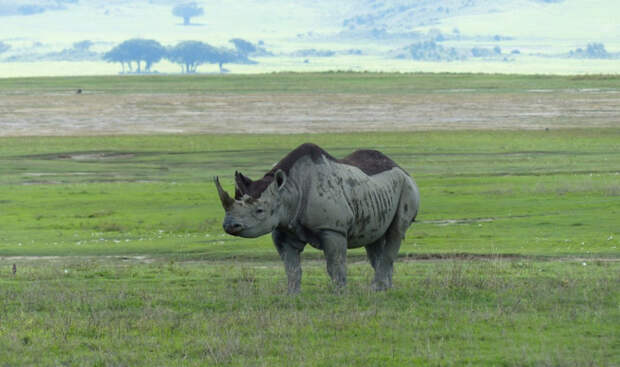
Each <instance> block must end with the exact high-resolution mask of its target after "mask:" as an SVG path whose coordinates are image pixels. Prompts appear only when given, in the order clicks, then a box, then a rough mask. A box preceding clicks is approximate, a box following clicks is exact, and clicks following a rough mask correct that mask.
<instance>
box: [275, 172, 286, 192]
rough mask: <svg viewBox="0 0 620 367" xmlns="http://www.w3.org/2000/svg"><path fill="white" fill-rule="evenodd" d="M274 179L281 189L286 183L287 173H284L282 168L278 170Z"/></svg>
mask: <svg viewBox="0 0 620 367" xmlns="http://www.w3.org/2000/svg"><path fill="white" fill-rule="evenodd" d="M274 179H275V181H276V187H277V188H278V190H281V189H282V188H283V187H284V185H286V173H284V171H282V170H281V169H279V170H277V171H276V173H275V175H274Z"/></svg>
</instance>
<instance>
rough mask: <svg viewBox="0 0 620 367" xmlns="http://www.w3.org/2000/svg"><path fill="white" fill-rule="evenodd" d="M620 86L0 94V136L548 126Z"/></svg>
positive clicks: (572, 122) (608, 99) (586, 118)
mask: <svg viewBox="0 0 620 367" xmlns="http://www.w3.org/2000/svg"><path fill="white" fill-rule="evenodd" d="M619 116H620V93H617V92H608V91H607V92H606V91H597V90H594V91H590V90H587V91H561V92H557V91H554V92H548V91H529V92H524V93H514V94H508V93H498V94H492V93H472V92H463V91H446V92H441V93H432V94H415V95H365V94H364V95H362V94H360V95H355V94H324V95H320V94H312V95H300V94H292V95H270V94H260V95H182V94H170V95H161V94H156V95H153V94H130V95H105V94H99V95H95V94H91V95H89V94H81V95H76V94H71V95H68V94H67V95H38V96H23V95H4V96H1V97H0V136H29V135H69V136H70V135H109V134H158V133H184V134H188V133H319V132H339V131H415V130H429V129H488V128H491V129H545V128H560V127H564V128H569V127H581V126H584V125H585V124H587V126H589V127H611V126H616V127H617V126H619V125H620V119H619Z"/></svg>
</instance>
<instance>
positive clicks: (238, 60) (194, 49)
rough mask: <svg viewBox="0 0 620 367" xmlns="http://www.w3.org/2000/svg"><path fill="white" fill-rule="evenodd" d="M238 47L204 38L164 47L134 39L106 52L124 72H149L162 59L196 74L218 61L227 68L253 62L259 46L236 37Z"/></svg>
mask: <svg viewBox="0 0 620 367" xmlns="http://www.w3.org/2000/svg"><path fill="white" fill-rule="evenodd" d="M230 42H232V43H233V45H234V46H235V49H229V48H224V47H215V46H212V45H209V44H208V43H204V42H201V41H182V42H179V43H177V44H176V45H174V46H170V47H165V46H163V45H162V44H160V43H159V42H157V41H155V40H151V39H142V38H134V39H130V40H127V41H124V42H122V43H121V44H119V45H117V46H115V47H114V48H112V49H111V50H110V51H108V52H106V53H105V54H103V59H104V60H105V61H107V62H118V63H120V64H121V67H122V72H123V73H126V72H136V73H148V72H151V68H152V66H153V65H154V64H155V63H157V62H159V61H161V60H162V59H167V60H170V61H171V62H173V63H175V64H179V65H180V66H181V70H182V72H184V73H195V72H196V70H197V68H198V66H200V65H203V64H217V65H219V67H220V71H224V67H223V65H224V64H231V63H234V64H254V63H256V62H255V61H253V60H250V59H249V56H250V55H251V54H252V52H253V51H255V50H257V49H258V48H257V47H255V46H253V45H252V43H250V42H248V41H245V40H241V39H233V40H231V41H230Z"/></svg>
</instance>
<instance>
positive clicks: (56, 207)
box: [0, 129, 620, 366]
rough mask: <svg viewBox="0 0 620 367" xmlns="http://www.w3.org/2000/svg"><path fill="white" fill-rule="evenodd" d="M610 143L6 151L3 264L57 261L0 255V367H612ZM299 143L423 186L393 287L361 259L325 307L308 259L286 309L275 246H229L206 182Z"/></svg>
mask: <svg viewBox="0 0 620 367" xmlns="http://www.w3.org/2000/svg"><path fill="white" fill-rule="evenodd" d="M619 135H620V130H618V129H606V130H557V131H529V132H517V131H505V132H493V131H477V132H468V131H452V132H448V131H446V132H419V133H398V134H394V133H381V134H332V135H311V136H308V135H290V136H271V135H259V136H253V135H235V136H218V135H204V136H140V137H135V136H115V137H96V138H94V137H75V138H62V137H51V138H50V137H26V138H3V139H0V210H1V211H0V256H24V255H26V256H35V257H36V256H44V255H46V256H58V257H57V258H46V257H42V258H40V259H39V260H34V259H33V258H4V259H1V258H0V361H2V362H0V363H4V364H3V365H6V366H13V365H32V366H35V365H36V366H41V365H68V366H83V365H97V366H117V365H167V366H168V365H169V366H175V365H178V366H202V365H236V366H244V365H260V366H271V365H311V366H336V365H338V366H340V365H360V366H362V365H363V366H365V365H391V366H401V365H419V366H428V365H476V366H478V365H484V366H496V365H503V366H541V365H542V366H583V365H596V366H612V365H618V363H620V360H619V359H618V356H619V355H620V354H619V353H618V350H619V349H620V346H619V345H618V342H617V340H618V331H617V327H616V326H615V325H617V324H618V323H619V322H620V312H619V308H618V304H619V302H620V292H618V289H620V276H618V274H620V262H618V261H617V260H618V258H619V257H620V256H619V255H620V252H619V251H618V245H619V240H618V239H620V233H619V232H620V231H619V227H618V223H619V222H620V213H619V212H618V208H620V195H619V194H620V184H619V181H618V172H619V171H620V154H619V152H620V149H618V148H619V147H618V142H619V141H620V136H619ZM304 141H314V142H316V143H318V144H320V145H322V146H324V147H325V148H326V149H327V150H328V151H330V152H332V153H333V154H335V155H336V156H343V155H344V154H346V153H347V152H349V151H351V150H353V149H355V148H359V147H372V148H377V149H381V150H382V151H384V152H386V153H387V154H389V155H390V156H392V157H393V158H394V159H395V160H396V161H397V162H398V163H399V164H400V165H402V166H403V167H404V168H405V169H407V170H408V171H409V172H411V173H412V174H413V175H414V177H415V178H416V180H417V182H418V184H419V186H420V190H421V195H422V209H421V213H420V216H419V218H418V219H419V222H417V223H415V224H414V225H413V226H412V227H411V229H410V231H409V232H408V235H407V238H406V240H405V241H404V243H403V246H402V249H401V256H402V257H401V260H400V261H398V263H397V264H396V274H395V289H394V290H392V291H389V292H386V293H373V292H371V291H370V289H369V283H370V280H371V279H372V270H371V268H370V266H369V265H368V264H367V263H366V262H365V260H364V253H363V251H361V250H353V251H350V253H349V262H350V265H349V285H348V290H347V291H346V292H345V293H344V294H335V293H333V291H332V290H331V289H330V287H329V281H328V277H327V275H326V272H325V270H324V266H325V265H324V262H323V261H320V259H322V254H321V253H320V252H319V251H317V250H314V249H311V248H308V249H307V250H306V251H305V252H304V255H303V259H304V279H303V281H302V288H303V290H302V294H301V295H300V296H298V297H294V298H291V297H286V296H285V295H284V294H285V286H286V284H285V276H284V271H283V270H282V266H281V264H280V263H279V260H278V257H277V254H276V252H275V250H274V249H273V245H272V244H271V240H270V238H269V236H264V237H261V238H259V239H254V240H249V239H239V238H234V237H231V236H227V235H224V234H223V233H222V230H221V227H220V226H221V224H220V223H221V220H222V217H223V210H222V209H221V207H220V204H219V201H218V199H217V197H216V193H215V190H214V187H213V185H212V182H211V178H212V176H214V175H220V176H222V178H223V182H224V183H225V184H226V185H227V187H228V188H229V189H231V188H232V174H233V172H234V170H235V169H241V170H243V171H244V172H246V173H247V174H249V175H250V176H252V177H256V176H258V175H259V174H261V173H263V172H265V171H266V170H268V169H269V167H270V166H271V164H273V162H275V161H277V160H278V159H279V158H280V157H282V155H283V154H284V153H285V152H286V151H287V150H289V149H291V148H292V147H294V146H296V145H297V144H300V143H302V142H304ZM103 255H106V256H103ZM424 259H431V260H430V261H429V260H424ZM441 259H444V260H441ZM409 260H414V261H409ZM12 264H16V266H17V274H16V275H15V276H13V275H12V274H11V271H10V269H11V266H12Z"/></svg>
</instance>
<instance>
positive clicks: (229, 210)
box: [214, 170, 286, 238]
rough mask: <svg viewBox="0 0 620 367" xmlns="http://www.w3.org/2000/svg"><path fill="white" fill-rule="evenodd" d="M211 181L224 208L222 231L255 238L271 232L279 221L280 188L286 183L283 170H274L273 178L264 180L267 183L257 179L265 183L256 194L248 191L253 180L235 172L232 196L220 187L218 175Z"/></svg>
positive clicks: (280, 206) (262, 183)
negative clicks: (233, 195) (233, 194)
mask: <svg viewBox="0 0 620 367" xmlns="http://www.w3.org/2000/svg"><path fill="white" fill-rule="evenodd" d="M214 181H215V186H216V188H217V192H218V194H219V197H220V201H221V202H222V206H223V207H224V210H225V211H226V215H225V217H224V223H223V227H224V230H225V231H226V233H228V234H231V235H233V236H240V237H248V238H251V237H258V236H262V235H264V234H267V233H270V232H272V231H273V230H274V229H275V228H276V227H277V226H278V225H279V224H280V222H281V220H280V218H281V217H282V215H281V214H282V213H281V212H282V210H281V208H282V205H281V203H282V190H283V188H284V186H285V184H286V173H284V171H282V170H277V171H276V172H275V173H274V174H273V177H270V178H269V179H268V184H266V182H265V179H263V180H261V181H262V182H261V185H262V186H264V185H267V186H266V187H264V188H263V191H262V192H260V193H259V194H256V193H255V192H252V191H251V187H252V185H253V184H254V183H255V182H253V181H252V180H250V179H249V178H247V177H245V176H243V175H242V174H240V173H239V172H236V173H235V198H232V197H230V195H228V193H227V192H226V191H225V190H224V189H223V188H222V185H221V184H220V180H219V178H218V177H215V178H214ZM257 182H258V181H256V183H257ZM259 186H260V185H259ZM250 193H252V194H253V195H250Z"/></svg>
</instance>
